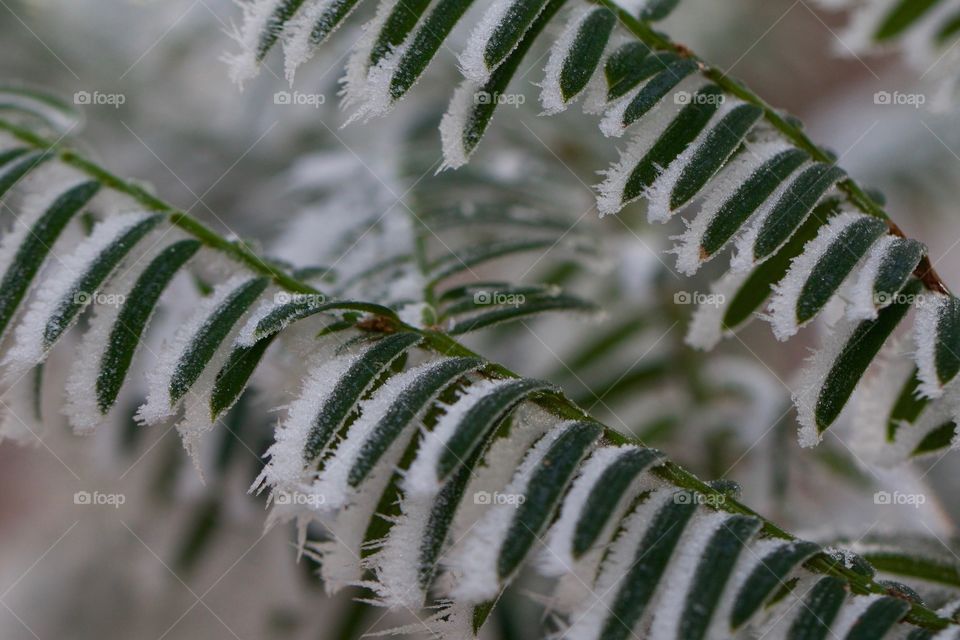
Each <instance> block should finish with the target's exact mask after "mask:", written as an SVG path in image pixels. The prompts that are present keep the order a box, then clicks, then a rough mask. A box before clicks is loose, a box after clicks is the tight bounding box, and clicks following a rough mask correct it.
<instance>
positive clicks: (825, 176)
mask: <svg viewBox="0 0 960 640" xmlns="http://www.w3.org/2000/svg"><path fill="white" fill-rule="evenodd" d="M350 4H351V6H352V3H350ZM668 4H672V3H668ZM874 4H876V5H884V6H887V5H890V4H895V5H897V6H898V7H900V9H897V10H896V11H899V12H900V13H904V12H905V13H904V15H906V14H907V13H909V14H910V15H912V12H913V9H909V10H908V8H910V7H913V8H919V7H921V6H922V7H927V6H932V5H938V6H947V5H950V6H953V3H952V2H948V1H947V0H943V2H940V3H937V2H932V3H930V2H913V1H912V0H911V1H910V2H894V3H889V2H887V3H883V2H880V3H874ZM254 5H255V6H256V7H258V9H257V11H256V12H252V13H250V14H248V16H247V17H248V19H247V20H246V22H245V25H246V26H245V30H246V29H249V30H250V32H251V33H260V34H268V33H269V34H271V35H270V37H269V38H266V39H264V38H265V37H266V36H265V35H263V36H262V37H261V38H260V40H258V41H259V42H261V43H263V42H267V43H268V44H267V46H266V48H261V49H258V50H257V52H258V53H257V56H255V57H259V58H262V57H263V55H265V54H266V52H267V50H268V49H269V43H272V42H284V41H291V42H293V41H297V42H300V44H301V45H302V42H301V41H300V40H299V39H298V38H300V37H301V35H302V33H303V29H304V28H305V27H304V25H305V24H307V23H306V22H303V21H301V20H307V18H308V16H309V20H310V21H314V23H315V24H321V23H322V24H323V25H324V28H322V29H319V30H318V31H317V33H319V34H320V36H321V37H317V38H315V39H313V40H312V41H310V42H311V45H310V46H311V47H313V46H318V45H320V44H321V43H322V42H323V37H322V36H325V35H326V34H327V33H329V32H330V29H329V28H328V27H330V26H331V25H334V24H339V22H340V21H341V20H342V19H346V16H347V12H346V11H344V10H343V9H344V7H345V5H343V4H340V3H329V2H321V1H317V2H306V3H303V4H302V5H300V4H296V5H294V4H290V3H287V2H282V1H279V0H272V1H271V0H264V1H262V2H257V3H254ZM627 5H628V3H622V4H621V3H618V2H616V1H615V0H602V1H600V2H585V1H583V0H576V1H574V2H570V3H564V2H561V1H554V2H547V1H539V0H535V1H527V0H497V2H493V3H489V4H476V5H474V4H473V3H471V2H460V1H444V0H436V1H434V2H418V3H414V4H413V5H410V3H395V2H389V1H385V2H380V3H378V4H377V7H376V15H375V16H374V17H373V18H372V20H371V21H370V22H368V23H367V25H366V26H365V29H364V34H363V37H362V38H361V39H360V40H359V41H357V43H356V45H355V46H354V48H353V51H352V53H351V60H350V63H349V64H348V68H347V73H346V76H345V79H344V83H345V84H344V105H345V106H346V107H347V108H348V109H351V110H352V119H356V118H369V117H372V116H377V115H382V114H386V113H387V112H389V111H390V110H391V109H392V108H393V107H394V106H395V105H396V104H397V103H398V102H399V101H400V100H402V99H403V98H404V97H405V96H406V95H407V93H408V92H409V90H410V89H411V88H412V87H413V85H414V84H415V82H416V81H417V79H418V78H419V77H420V76H421V75H422V74H423V72H424V71H425V70H426V68H427V66H428V65H429V63H430V62H431V61H432V60H433V59H434V57H436V55H437V54H438V52H439V51H440V50H441V48H443V47H448V46H455V42H456V37H455V36H454V35H453V32H454V27H456V26H458V25H461V24H462V25H464V26H465V27H467V28H469V30H470V34H469V37H467V39H466V42H465V44H464V45H463V47H462V53H461V54H460V56H459V66H460V69H461V71H462V73H463V76H464V80H463V82H462V83H461V84H460V86H459V87H458V88H457V89H456V90H455V91H454V94H453V97H452V99H451V102H450V106H449V108H448V110H447V113H446V114H445V116H444V117H443V119H442V122H441V124H440V135H441V139H442V143H443V154H444V166H445V167H449V168H454V167H461V166H463V165H465V164H466V163H467V160H468V158H469V157H470V156H471V154H472V153H473V152H474V150H475V149H476V148H477V145H478V144H479V142H480V140H481V138H482V137H483V136H484V134H485V133H486V131H487V128H488V126H489V124H490V122H491V119H492V117H493V115H494V112H495V111H496V110H497V108H498V107H500V106H502V105H503V104H506V103H509V101H510V100H511V99H514V98H516V97H517V95H518V94H512V93H509V92H508V90H509V86H510V83H511V80H512V79H513V78H514V76H515V75H517V73H518V70H519V69H520V68H521V66H522V61H523V60H524V59H525V57H526V56H527V54H528V52H529V51H530V50H531V49H532V48H533V47H534V46H535V44H536V42H537V40H538V38H539V36H540V35H541V34H542V33H545V32H546V30H547V29H548V27H549V26H550V23H552V22H553V21H554V20H557V21H558V22H561V23H562V24H561V25H558V27H557V28H558V29H559V30H560V35H559V37H557V38H555V39H554V40H553V41H552V44H551V45H550V50H549V53H548V55H547V62H546V70H545V78H544V80H543V82H542V84H541V89H542V91H541V101H542V106H543V108H544V110H545V111H546V112H547V113H556V112H558V111H562V110H563V109H565V108H566V107H567V106H569V105H570V104H572V103H573V102H574V101H576V100H577V99H582V101H583V105H584V109H585V110H586V111H587V112H589V113H593V114H597V115H599V116H600V130H601V132H602V133H603V134H604V135H606V136H610V137H626V138H627V142H626V144H625V145H624V147H623V148H622V149H621V150H620V159H619V161H618V162H616V163H615V164H614V165H613V166H611V167H610V168H608V169H607V170H606V171H604V172H603V175H604V180H603V181H602V182H601V183H600V184H599V185H598V186H597V192H598V194H597V209H598V211H599V212H600V213H601V214H616V213H618V212H620V210H621V209H622V208H623V207H624V206H625V205H627V204H629V203H631V202H634V201H637V200H643V201H645V202H646V209H647V217H648V219H649V220H650V221H651V222H667V221H669V220H671V219H673V218H674V217H675V216H677V215H678V214H681V213H682V212H689V214H688V215H687V216H686V217H685V219H684V223H685V225H686V231H685V232H683V233H682V234H681V235H680V236H679V237H677V238H675V239H676V240H677V243H676V245H675V246H674V247H673V249H672V250H671V251H672V253H674V254H675V255H676V257H677V261H676V268H677V270H678V271H680V272H681V273H683V274H687V275H692V274H694V273H696V272H697V271H698V270H699V269H700V268H701V267H702V266H703V265H704V264H705V263H707V262H709V261H711V260H713V259H714V258H716V257H717V256H719V255H721V254H726V255H728V256H729V264H730V266H729V270H728V271H727V273H726V274H725V275H723V276H722V277H720V279H719V280H717V281H716V283H715V284H714V286H713V291H712V293H713V295H712V296H710V297H709V300H710V301H709V303H708V304H706V305H701V307H700V308H699V309H698V310H697V312H696V313H695V315H694V318H693V321H692V323H691V326H690V330H689V334H688V342H689V343H690V344H691V345H693V346H695V347H698V348H704V349H708V348H712V347H714V346H715V345H716V344H717V343H718V342H719V341H720V340H721V339H722V338H723V337H725V336H729V335H731V334H732V333H734V332H735V331H736V330H738V329H740V328H741V327H743V326H744V325H746V324H747V323H748V322H749V321H750V320H751V319H753V318H754V317H757V316H760V317H763V318H765V319H767V320H768V321H769V322H770V323H771V325H772V327H773V332H774V334H775V335H776V336H777V337H778V338H779V339H781V340H786V339H788V338H790V337H791V336H793V335H794V334H796V333H797V332H798V331H799V330H800V329H801V328H803V327H804V326H806V325H808V324H810V323H811V322H812V321H813V320H814V319H816V318H817V317H819V316H820V315H821V313H822V312H823V311H824V310H825V309H827V308H828V307H830V306H831V305H841V306H844V307H845V310H844V315H845V318H846V319H845V320H844V321H843V322H841V323H839V324H837V325H835V326H834V327H832V328H831V330H830V331H829V332H828V336H827V338H826V339H825V343H824V345H823V347H822V348H821V349H820V350H819V351H818V352H817V353H816V354H814V356H813V357H812V358H811V359H810V362H809V366H808V367H807V370H806V371H805V373H804V374H803V375H802V376H801V378H800V385H799V386H798V387H797V388H796V392H795V394H794V396H795V397H794V400H795V404H796V406H797V410H798V413H799V415H800V422H801V432H800V441H801V443H802V444H803V445H805V446H812V445H815V444H817V443H818V442H819V441H820V440H821V438H822V434H823V432H824V431H825V430H827V429H828V428H829V427H830V426H831V425H833V424H835V423H836V422H837V420H838V418H839V416H840V415H841V412H842V411H843V410H844V408H845V407H846V406H847V405H848V404H849V400H850V398H851V397H852V396H853V393H854V391H855V389H856V388H857V386H858V383H859V381H860V379H861V378H862V377H863V376H864V375H865V374H866V373H867V372H868V368H869V367H870V365H871V363H873V362H874V360H875V359H876V357H877V355H878V354H879V352H880V351H881V349H882V347H883V345H884V344H886V343H888V342H889V338H890V337H891V336H892V335H894V333H895V332H903V331H904V329H903V327H901V325H906V324H907V323H906V322H903V321H904V319H905V318H906V317H907V316H908V314H909V312H911V310H912V309H913V308H914V307H915V306H916V305H917V304H918V303H919V302H920V301H924V300H926V301H927V302H928V303H930V304H931V305H932V307H928V309H930V308H935V309H943V308H946V307H945V306H944V305H943V304H940V303H939V302H937V301H948V302H950V303H951V304H952V302H953V301H954V300H955V299H954V298H953V297H952V296H951V295H950V294H949V293H948V290H947V288H946V285H945V284H944V283H943V282H942V281H941V280H940V278H939V276H938V275H937V274H936V273H935V272H934V271H933V269H932V267H931V265H930V261H929V259H928V258H927V256H926V249H925V247H924V246H923V245H922V244H920V243H919V242H916V241H913V240H909V239H906V238H904V237H903V233H902V232H901V231H900V229H899V227H898V226H897V225H896V224H895V223H893V222H892V221H891V220H890V218H889V217H888V216H887V214H886V212H885V211H884V210H883V209H882V207H881V206H880V204H878V202H877V201H876V200H875V199H874V198H872V197H871V196H870V195H869V194H867V193H866V192H865V191H864V190H863V189H861V188H860V186H858V184H857V183H856V182H854V181H853V180H852V179H850V178H849V177H848V176H847V175H846V173H845V172H844V171H843V169H841V168H840V167H838V166H837V165H836V163H835V159H834V157H833V156H832V155H831V154H830V153H829V152H828V151H825V150H824V149H823V148H821V147H820V146H818V145H816V144H815V143H814V142H812V141H811V140H810V139H809V138H808V137H807V136H806V135H805V134H804V133H803V131H802V129H801V127H800V125H799V123H797V122H796V121H795V120H794V119H793V118H791V117H789V116H787V115H785V114H783V113H781V112H779V111H777V110H775V109H774V108H772V107H770V106H769V105H768V104H766V103H765V102H763V100H762V99H760V98H759V97H758V96H757V95H756V94H754V93H753V92H751V91H750V90H749V89H747V88H746V87H744V86H743V85H742V84H740V83H739V82H737V81H736V80H734V79H732V78H730V77H728V76H727V75H725V74H724V73H722V72H721V71H720V70H718V69H716V68H714V67H712V66H710V65H709V63H707V62H705V61H704V60H701V59H699V58H697V57H696V56H695V55H694V54H692V53H691V52H690V51H689V50H688V49H687V48H685V47H683V46H682V45H678V44H676V43H674V42H672V41H671V40H669V39H668V38H667V36H665V35H664V34H662V33H660V32H658V31H655V30H654V29H653V28H652V27H651V24H650V21H649V18H650V17H651V15H650V14H649V12H647V13H643V12H641V14H640V17H637V15H638V14H637V13H636V12H635V10H636V9H637V7H633V6H627ZM644 6H645V10H649V9H650V8H651V7H650V6H647V5H644ZM297 7H299V8H297ZM939 10H940V9H939V8H938V11H939ZM310 11H315V12H316V11H319V12H320V13H321V14H322V15H323V16H324V20H323V21H320V22H316V21H315V18H316V16H315V14H312V13H310ZM256 16H273V18H271V20H270V21H269V22H262V23H261V22H257V20H256V19H255V18H256ZM907 17H909V16H907ZM897 20H898V21H900V18H897ZM264 25H269V26H268V27H266V26H264ZM901 26H905V24H904V25H901ZM544 40H547V38H544ZM305 51H306V49H305V48H304V47H303V46H299V45H298V46H297V47H294V48H293V49H292V52H291V50H288V51H287V56H288V57H287V60H288V67H292V66H296V64H299V63H300V62H302V61H303V59H304V58H305V57H306V56H305ZM246 59H247V60H248V61H249V59H251V58H250V57H249V56H247V58H246ZM244 69H246V70H247V71H252V70H253V67H244ZM716 301H719V303H715V302H716ZM931 313H933V314H940V312H939V311H935V312H928V313H926V314H923V313H921V314H919V315H918V322H917V324H916V326H915V328H914V330H913V334H914V335H915V338H916V342H917V344H918V349H917V358H918V367H919V370H920V371H921V373H923V372H928V371H929V370H930V366H931V365H930V363H929V362H927V363H924V362H923V361H924V360H925V358H926V357H925V356H924V355H923V354H926V353H929V352H931V350H933V351H936V352H937V353H948V352H949V351H950V350H951V347H950V345H951V344H952V343H951V340H953V339H955V338H956V336H957V334H956V333H954V328H953V326H952V325H951V323H950V321H949V319H946V320H944V321H943V322H942V324H938V323H939V322H940V320H939V318H940V317H941V315H937V318H938V319H935V320H931V319H930V317H931ZM923 318H927V320H923ZM931 323H933V324H938V326H942V331H941V330H936V331H935V330H932V329H930V328H929V325H930V324H931ZM925 327H926V328H925ZM951 372H952V368H951V367H949V366H947V367H946V370H945V371H944V372H943V376H942V377H940V378H939V379H938V380H937V381H936V384H933V383H932V382H930V381H927V382H926V383H925V384H924V385H923V386H922V387H921V391H923V392H925V393H928V392H931V391H933V390H934V389H935V388H936V389H937V390H939V389H945V390H946V389H947V387H949V386H950V384H951V381H952V380H953V379H954V374H953V373H951ZM929 378H930V376H929V375H927V379H929ZM943 395H944V396H945V398H946V399H945V400H943V402H944V403H945V405H947V407H948V408H946V409H945V410H946V412H947V413H950V415H951V416H953V417H956V416H957V415H960V407H958V405H957V403H956V401H955V400H954V399H953V398H954V394H951V393H950V392H949V391H947V392H946V393H944V394H943ZM946 440H949V437H948V438H946ZM938 442H939V445H941V446H938V447H935V448H942V445H943V444H944V439H943V438H941V440H940V441H938Z"/></svg>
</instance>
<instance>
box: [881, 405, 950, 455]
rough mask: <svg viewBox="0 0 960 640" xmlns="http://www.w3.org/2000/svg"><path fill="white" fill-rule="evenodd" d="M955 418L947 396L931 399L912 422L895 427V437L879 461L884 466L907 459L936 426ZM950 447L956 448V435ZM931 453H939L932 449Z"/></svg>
mask: <svg viewBox="0 0 960 640" xmlns="http://www.w3.org/2000/svg"><path fill="white" fill-rule="evenodd" d="M956 418H957V406H956V405H955V404H954V403H953V402H951V401H950V399H948V398H938V399H937V400H931V401H930V403H929V404H928V405H927V406H926V407H925V408H924V410H923V413H921V414H920V417H919V418H917V420H916V421H915V422H914V423H913V424H909V423H903V424H901V425H900V428H899V429H897V439H896V440H895V441H894V442H893V443H892V444H889V445H888V446H887V447H886V448H885V449H884V451H883V454H884V455H883V456H882V457H881V458H880V460H879V462H880V463H881V464H884V465H886V466H890V467H892V466H894V465H897V464H899V463H902V462H904V461H906V460H909V459H910V458H911V456H912V453H913V451H914V450H915V449H916V448H917V445H919V444H920V442H921V441H922V440H923V439H924V438H925V437H927V436H928V435H929V434H930V433H931V432H932V431H934V430H935V429H936V428H937V427H940V426H943V425H944V424H946V423H948V422H950V421H951V420H955V419H956ZM950 448H951V449H957V448H958V447H957V437H956V436H954V439H953V440H952V441H951V443H950ZM931 453H932V454H940V453H941V452H939V451H933V452H931Z"/></svg>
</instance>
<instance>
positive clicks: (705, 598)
mask: <svg viewBox="0 0 960 640" xmlns="http://www.w3.org/2000/svg"><path fill="white" fill-rule="evenodd" d="M760 525H761V523H760V520H759V519H757V518H753V517H750V516H731V517H729V518H727V519H726V520H724V521H723V524H721V525H720V527H719V528H718V529H717V530H716V532H714V534H713V536H712V537H711V538H710V541H709V542H708V543H707V546H706V547H705V548H704V550H703V553H702V554H701V555H700V561H699V563H698V564H697V569H696V573H695V574H694V577H693V585H692V586H691V589H690V591H689V592H688V593H687V600H686V604H685V605H684V611H683V617H681V618H680V629H679V634H680V637H682V638H684V640H700V638H703V637H704V635H706V633H707V628H708V627H709V626H710V620H711V618H712V617H713V613H714V611H715V610H716V608H717V604H718V603H719V602H720V597H721V596H722V595H723V590H724V587H726V586H727V581H728V580H729V579H730V574H731V572H733V568H734V566H735V565H736V562H737V559H738V558H739V557H740V554H741V552H742V551H743V550H744V548H745V547H746V545H747V543H748V542H749V541H750V539H751V538H753V536H754V535H756V533H757V531H759V530H760Z"/></svg>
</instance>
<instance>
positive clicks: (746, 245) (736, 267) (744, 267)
mask: <svg viewBox="0 0 960 640" xmlns="http://www.w3.org/2000/svg"><path fill="white" fill-rule="evenodd" d="M809 166H810V164H809V163H804V164H802V165H800V166H799V167H798V168H797V169H796V170H794V172H793V173H792V174H790V178H788V179H787V180H784V181H783V182H781V183H780V185H779V186H778V187H777V188H776V190H774V192H773V193H771V194H770V196H769V197H768V198H767V199H766V200H764V201H763V204H762V205H760V206H759V207H758V208H757V210H756V211H755V212H754V214H753V215H752V216H751V217H750V219H749V220H748V221H747V224H746V225H745V226H746V228H745V229H744V230H743V231H742V232H741V233H740V234H739V235H738V236H737V239H736V241H735V245H734V246H735V249H734V254H733V256H732V257H731V258H730V269H731V270H733V271H748V270H749V269H751V268H753V266H754V264H755V263H754V259H753V245H754V243H755V242H756V241H757V236H758V235H759V234H760V228H761V227H762V226H763V223H764V222H766V221H767V218H769V217H770V214H771V213H772V212H773V208H774V207H775V206H776V205H777V203H779V202H780V200H781V199H783V197H784V196H785V195H786V193H787V191H788V190H789V189H790V186H791V185H792V184H793V182H794V180H796V177H797V176H799V175H800V174H801V173H802V172H803V171H806V170H807V168H808V167H809Z"/></svg>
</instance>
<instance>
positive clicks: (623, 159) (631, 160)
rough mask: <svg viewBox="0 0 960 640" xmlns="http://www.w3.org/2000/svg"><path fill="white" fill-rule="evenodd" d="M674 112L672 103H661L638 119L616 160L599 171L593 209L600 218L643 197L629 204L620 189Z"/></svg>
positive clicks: (663, 129)
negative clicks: (630, 138)
mask: <svg viewBox="0 0 960 640" xmlns="http://www.w3.org/2000/svg"><path fill="white" fill-rule="evenodd" d="M625 99H626V98H625ZM677 109H678V106H677V105H675V104H674V103H673V101H672V100H668V101H666V102H664V101H661V102H660V104H658V105H657V106H655V107H654V108H653V110H652V112H650V113H647V114H646V115H644V117H643V118H641V120H642V121H643V126H641V127H639V128H638V129H637V132H636V134H635V135H634V137H633V139H632V140H631V141H630V143H629V144H628V145H627V147H626V149H623V150H621V151H620V152H619V155H620V158H619V160H618V161H617V162H616V163H615V164H613V165H612V166H611V167H610V168H609V169H606V170H604V171H601V172H600V173H601V175H602V176H603V177H604V180H603V182H601V183H600V184H599V185H597V187H596V188H597V190H598V191H599V193H598V195H597V210H598V211H599V212H600V215H601V216H605V215H609V214H611V213H617V212H618V211H620V209H622V208H623V207H624V205H626V204H628V202H632V201H633V200H636V199H639V198H640V197H642V195H643V194H640V195H638V196H637V197H635V198H632V199H631V200H630V201H628V202H624V201H623V190H624V189H625V188H626V186H627V181H628V180H629V179H630V174H632V173H633V170H634V169H635V168H636V167H637V164H639V162H640V161H641V160H643V158H644V157H645V156H646V155H647V153H648V152H649V151H650V149H651V148H652V147H653V145H654V144H655V143H656V141H657V140H659V139H660V136H662V135H663V133H664V131H666V129H667V127H669V126H670V123H671V122H673V119H674V117H675V116H676V114H677Z"/></svg>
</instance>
